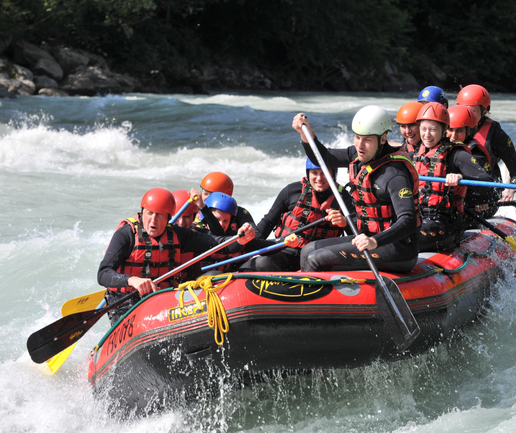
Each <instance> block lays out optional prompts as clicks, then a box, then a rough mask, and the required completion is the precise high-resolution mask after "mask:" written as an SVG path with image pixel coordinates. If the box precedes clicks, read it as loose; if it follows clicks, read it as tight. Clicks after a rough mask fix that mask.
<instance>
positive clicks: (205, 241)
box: [174, 226, 244, 257]
mask: <svg viewBox="0 0 516 433" xmlns="http://www.w3.org/2000/svg"><path fill="white" fill-rule="evenodd" d="M174 231H175V232H176V234H177V239H178V240H179V247H180V249H181V251H183V252H192V253H193V255H194V257H196V256H198V255H199V254H202V253H204V252H206V251H208V250H209V249H211V248H213V247H216V246H217V245H219V244H221V243H222V242H225V241H227V240H229V239H231V238H232V237H233V236H215V235H213V234H210V233H201V232H199V231H197V230H195V229H189V228H186V227H179V226H174ZM243 248H244V247H243V246H242V245H240V244H239V243H238V242H237V241H235V242H234V243H232V244H231V245H228V246H227V247H225V248H224V249H222V250H221V252H225V253H229V254H233V253H236V252H240V251H242V250H243Z"/></svg>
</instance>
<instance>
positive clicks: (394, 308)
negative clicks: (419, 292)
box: [376, 275, 420, 352]
mask: <svg viewBox="0 0 516 433" xmlns="http://www.w3.org/2000/svg"><path fill="white" fill-rule="evenodd" d="M376 303H377V304H378V309H379V310H380V314H381V315H382V318H383V320H384V321H385V325H386V327H387V330H388V331H389V334H390V335H391V337H392V339H393V341H394V344H395V345H396V349H397V350H398V352H403V351H404V350H405V349H407V347H409V346H410V345H411V344H412V342H413V341H414V340H415V339H416V337H417V336H418V335H419V332H420V329H419V325H418V324H417V322H416V319H415V317H414V315H413V314H412V311H410V308H409V306H408V305H407V302H406V301H405V298H403V295H402V294H401V292H400V289H399V287H398V286H397V285H396V283H395V282H394V281H392V280H391V279H390V278H387V277H385V276H383V275H382V276H381V280H380V279H377V280H376Z"/></svg>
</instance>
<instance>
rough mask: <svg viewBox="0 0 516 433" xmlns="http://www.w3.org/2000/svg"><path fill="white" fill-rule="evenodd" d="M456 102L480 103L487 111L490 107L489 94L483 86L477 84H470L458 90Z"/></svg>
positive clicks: (463, 103) (466, 103)
mask: <svg viewBox="0 0 516 433" xmlns="http://www.w3.org/2000/svg"><path fill="white" fill-rule="evenodd" d="M457 104H460V105H481V106H482V107H484V108H485V109H486V111H489V110H490V109H491V96H489V92H488V91H487V90H486V89H485V88H484V87H482V86H479V85H478V84H470V85H469V86H466V87H463V88H462V89H461V90H460V92H459V94H458V95H457Z"/></svg>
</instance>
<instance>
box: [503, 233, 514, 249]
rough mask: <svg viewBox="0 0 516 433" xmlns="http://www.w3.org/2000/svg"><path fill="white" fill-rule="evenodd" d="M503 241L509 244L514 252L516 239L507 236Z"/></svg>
mask: <svg viewBox="0 0 516 433" xmlns="http://www.w3.org/2000/svg"><path fill="white" fill-rule="evenodd" d="M505 240H506V241H507V242H508V243H509V245H510V246H511V247H512V249H513V250H514V251H516V238H514V237H512V236H507V237H506V238H505Z"/></svg>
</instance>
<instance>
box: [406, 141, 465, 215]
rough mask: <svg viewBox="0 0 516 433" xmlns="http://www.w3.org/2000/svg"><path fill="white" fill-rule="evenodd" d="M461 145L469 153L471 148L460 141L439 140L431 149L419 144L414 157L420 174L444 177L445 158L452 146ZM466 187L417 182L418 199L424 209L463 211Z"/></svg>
mask: <svg viewBox="0 0 516 433" xmlns="http://www.w3.org/2000/svg"><path fill="white" fill-rule="evenodd" d="M456 147H462V148H463V149H465V150H466V151H467V152H468V153H469V154H470V155H471V150H470V149H469V147H468V146H466V145H464V144H462V143H451V142H448V141H446V142H441V143H439V144H438V145H437V146H435V147H433V148H432V149H428V152H427V153H426V154H425V151H426V150H427V148H426V147H425V146H421V148H420V149H419V152H418V154H417V155H416V156H415V157H414V162H415V164H416V169H417V171H418V173H419V174H420V175H423V176H433V177H446V167H447V166H446V160H447V158H448V156H449V154H450V152H451V150H452V148H456ZM467 189H468V188H467V187H466V186H464V185H457V186H453V187H450V186H446V185H445V184H444V183H441V182H425V181H423V180H422V181H420V182H419V201H420V203H421V208H422V209H423V210H424V211H427V210H434V211H444V210H445V209H446V210H451V208H456V209H457V210H458V211H459V213H461V214H462V213H464V197H465V196H466V192H467Z"/></svg>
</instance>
